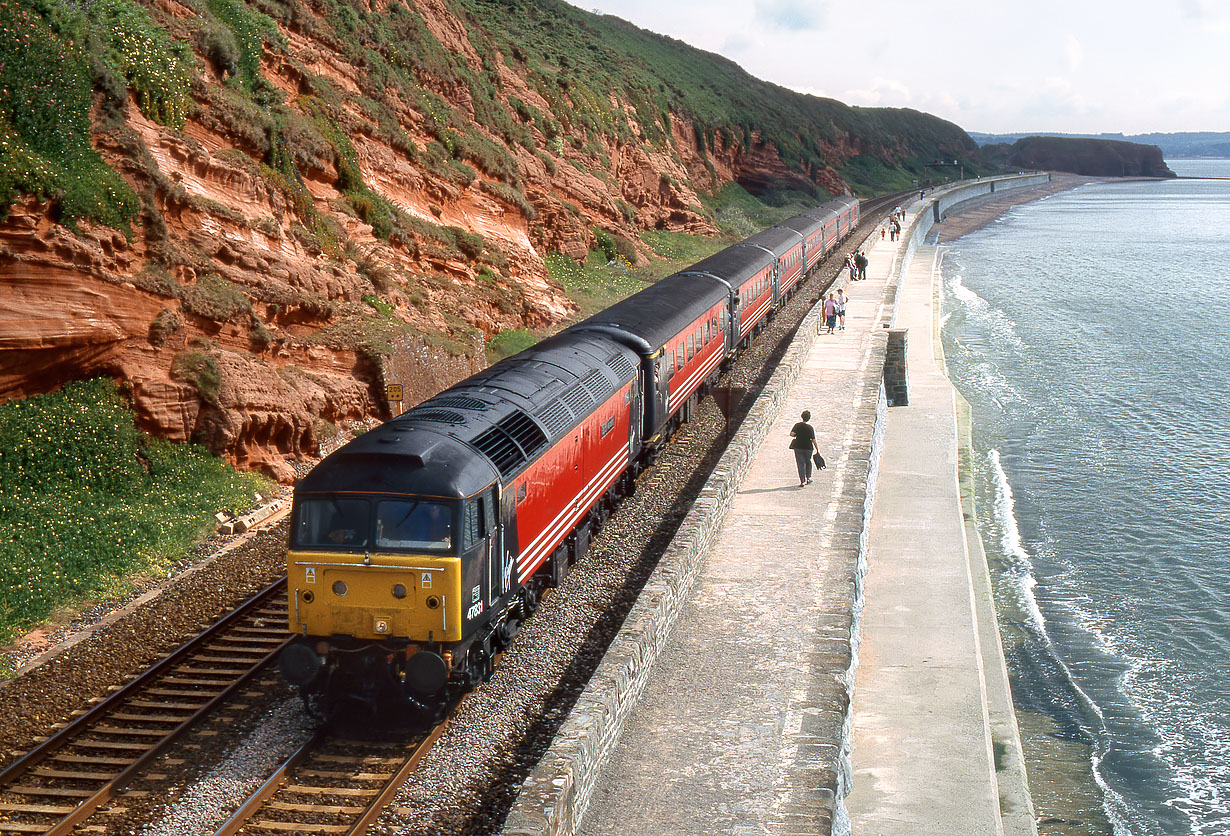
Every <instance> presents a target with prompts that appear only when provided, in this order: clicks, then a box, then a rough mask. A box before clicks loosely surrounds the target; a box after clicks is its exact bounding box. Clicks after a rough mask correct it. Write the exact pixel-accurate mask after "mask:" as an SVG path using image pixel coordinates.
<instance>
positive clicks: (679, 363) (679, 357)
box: [675, 341, 687, 371]
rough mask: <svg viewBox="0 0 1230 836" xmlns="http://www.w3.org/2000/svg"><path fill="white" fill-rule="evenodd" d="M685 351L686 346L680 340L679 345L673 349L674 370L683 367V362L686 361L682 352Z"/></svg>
mask: <svg viewBox="0 0 1230 836" xmlns="http://www.w3.org/2000/svg"><path fill="white" fill-rule="evenodd" d="M685 351H687V346H685V345H684V344H683V342H682V341H681V342H680V343H679V347H678V348H677V349H675V371H678V370H679V369H682V368H683V364H684V363H686V362H687V358H686V357H685V356H684V352H685Z"/></svg>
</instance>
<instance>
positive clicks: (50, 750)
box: [0, 577, 291, 836]
mask: <svg viewBox="0 0 1230 836" xmlns="http://www.w3.org/2000/svg"><path fill="white" fill-rule="evenodd" d="M285 583H286V579H285V578H284V577H283V578H281V579H279V580H277V581H275V582H273V583H272V584H270V585H269V586H267V587H265V589H263V590H261V591H260V592H258V593H256V594H255V595H253V596H252V597H251V598H249V599H248V600H247V601H245V602H244V603H242V604H240V605H239V607H237V608H236V609H234V610H232V611H231V612H230V613H228V614H227V615H226V616H225V617H223V618H222V619H220V620H219V621H217V622H215V623H214V624H212V625H211V626H210V627H208V628H207V629H205V630H203V631H201V632H200V633H199V634H197V635H196V636H195V637H194V638H193V639H191V640H190V641H189V642H187V643H186V644H184V645H181V646H180V647H179V648H177V649H176V650H175V651H174V652H172V653H171V654H169V655H167V656H165V657H164V658H163V659H161V660H159V661H158V662H157V663H156V664H155V665H153V666H152V667H150V668H148V669H146V670H145V671H144V672H143V673H142V674H141V675H140V676H138V677H137V678H136V679H134V680H132V681H131V682H129V683H128V684H127V685H125V686H124V687H123V688H120V689H119V690H118V691H116V692H114V693H113V694H111V695H110V696H108V697H107V698H106V699H104V700H103V701H102V702H100V703H98V704H97V705H95V706H94V707H93V708H91V709H90V710H89V711H87V712H86V713H84V714H82V715H81V716H80V717H78V718H76V719H75V720H73V721H72V722H71V723H69V724H68V725H67V726H65V727H64V728H63V729H60V730H59V731H58V732H56V733H55V734H54V735H52V736H51V737H49V738H48V739H47V740H45V741H43V742H42V743H40V744H38V745H37V746H35V747H34V748H33V749H31V750H30V751H29V752H27V753H26V754H25V755H23V756H22V757H21V758H19V759H18V760H16V761H14V762H13V763H12V764H10V765H9V766H8V767H7V768H5V769H4V770H3V772H0V791H5V792H11V793H14V794H17V795H22V794H27V795H28V794H29V793H23V791H22V788H20V787H15V786H14V784H15V782H16V781H17V780H18V779H19V778H22V777H25V776H26V775H28V774H30V773H31V772H32V771H33V770H34V769H35V768H36V767H38V766H40V765H41V764H43V763H44V762H46V761H47V760H49V759H53V758H54V757H56V754H57V753H58V752H59V751H60V750H61V749H63V748H65V747H66V746H70V745H73V744H75V743H76V744H79V745H81V746H83V747H87V748H88V747H89V746H90V742H89V741H83V740H82V737H83V736H84V735H86V734H88V733H90V732H91V731H93V730H95V729H96V728H100V727H101V721H103V720H105V719H107V718H108V717H111V716H112V715H114V714H115V713H116V709H119V708H121V707H123V706H124V705H125V704H126V703H128V702H130V701H131V700H133V698H134V697H135V696H136V695H138V694H140V693H141V692H142V690H144V689H146V688H148V687H150V686H153V685H156V684H157V683H158V682H159V680H160V679H162V678H164V677H166V678H169V677H168V674H171V673H174V672H175V668H176V667H178V666H180V665H182V664H184V663H186V662H190V661H193V660H192V656H193V655H194V654H196V653H198V652H199V651H200V650H202V649H203V648H206V647H208V646H209V644H210V643H211V642H214V641H215V640H217V639H219V638H221V637H223V636H225V635H226V633H227V632H228V631H229V630H231V629H233V628H235V627H237V626H239V625H240V623H241V622H242V621H243V620H244V619H247V618H249V617H252V616H253V614H254V613H255V612H256V611H258V610H259V609H260V608H261V607H262V606H266V605H267V604H268V603H269V602H270V601H272V600H275V599H276V596H278V595H279V594H281V593H282V592H283V590H284V589H285ZM290 638H291V636H290V634H289V633H287V634H286V636H285V638H283V639H282V641H280V642H279V643H278V644H277V645H276V646H274V647H272V648H271V649H270V650H269V651H268V652H266V653H264V654H263V655H255V654H259V653H260V651H252V652H253V653H254V658H253V661H252V664H251V665H250V666H249V667H248V669H247V671H245V672H243V673H242V674H240V675H239V676H237V677H236V678H235V679H234V681H232V682H230V683H229V684H226V685H219V688H220V689H221V690H219V691H218V692H217V693H215V694H213V696H212V697H210V698H209V699H208V700H207V701H206V702H205V703H204V704H203V705H201V706H200V707H199V708H197V709H195V710H193V711H192V712H191V713H190V715H189V716H188V717H187V718H186V719H184V720H182V721H181V722H179V723H178V724H177V725H176V726H174V727H173V728H170V729H166V730H165V732H164V733H162V734H160V735H159V736H158V739H157V740H155V741H153V742H152V743H151V745H150V746H149V747H147V748H146V749H144V750H143V751H141V752H140V753H139V754H136V755H134V756H133V760H132V761H131V762H130V763H127V764H126V765H124V766H123V768H122V769H120V770H119V771H118V772H117V773H116V774H115V775H113V776H111V777H110V778H108V779H103V778H101V777H100V778H98V779H97V780H103V784H102V786H101V787H99V788H98V789H97V790H96V791H95V792H94V793H93V794H92V795H90V796H88V797H86V798H84V799H82V800H80V801H77V802H76V806H75V808H74V809H73V810H72V811H71V812H69V813H68V814H66V815H64V816H63V817H62V818H61V819H59V820H58V821H57V822H55V823H53V824H49V825H48V826H47V829H46V830H45V831H43V832H44V833H46V834H47V835H48V836H67V834H68V833H70V832H71V831H72V829H73V828H74V827H75V826H76V825H78V824H80V823H81V822H82V821H84V820H85V819H87V818H89V817H90V816H91V815H92V814H93V813H94V812H95V811H96V810H97V809H98V808H99V807H100V806H102V805H103V804H105V803H106V802H107V801H109V800H111V799H112V798H113V797H114V796H115V794H116V791H117V790H118V789H120V788H121V787H123V786H124V785H126V784H127V782H128V781H129V780H131V779H132V777H133V776H134V775H136V773H137V772H138V771H139V770H140V769H141V768H142V767H143V766H145V765H146V764H148V763H149V761H150V760H151V759H152V758H153V757H154V756H155V755H157V754H159V753H160V752H162V751H163V750H164V749H165V748H166V747H167V746H168V745H170V744H171V743H172V742H174V741H175V740H177V739H178V738H179V737H180V736H181V735H182V734H183V733H184V732H185V731H187V730H188V729H189V728H191V727H192V726H193V725H195V724H196V723H197V722H199V721H200V720H201V719H202V718H203V717H205V716H207V715H208V714H209V713H211V712H212V711H213V710H214V709H215V708H216V707H217V706H218V704H219V703H221V702H222V701H223V700H225V699H226V698H227V697H229V696H230V695H231V694H233V693H234V692H235V691H236V690H237V689H238V688H239V687H241V686H242V685H244V684H246V683H247V682H248V681H249V680H250V679H251V678H252V677H253V676H254V675H255V674H256V672H257V671H259V670H260V669H261V668H263V667H264V666H265V665H266V664H267V663H268V662H269V661H270V660H272V659H273V657H274V656H275V655H276V654H277V653H278V652H279V651H280V650H281V649H282V647H284V646H285V644H286V643H287V642H288V641H289V640H290ZM209 693H210V692H208V691H202V693H201V695H200V696H201V697H202V698H204V697H206V696H208V695H209ZM175 719H178V718H175ZM139 721H140V722H150V723H157V722H166V721H165V720H162V719H158V718H154V717H151V719H149V720H144V719H143V718H139ZM143 731H145V732H146V734H145V735H142V736H149V735H150V734H151V730H143ZM158 731H159V732H162V731H163V730H158ZM134 736H135V735H134ZM94 748H99V747H94ZM83 780H95V779H93V778H90V779H83ZM39 789H42V792H40V795H48V796H54V792H55V789H54V788H39ZM74 795H75V794H74V793H65V797H72V796H74ZM25 806H28V807H30V808H31V809H30V810H29V812H30V813H31V814H34V815H55V812H51V813H48V812H47V811H39V810H37V809H34V808H36V807H37V806H39V805H34V804H31V805H25ZM8 809H9V812H11V813H17V814H20V813H21V812H23V809H22V805H16V804H14V805H11V806H10V807H9V808H8ZM47 810H55V811H56V812H58V809H57V808H50V807H49V808H47ZM10 824H11V823H10ZM22 829H23V830H26V828H22Z"/></svg>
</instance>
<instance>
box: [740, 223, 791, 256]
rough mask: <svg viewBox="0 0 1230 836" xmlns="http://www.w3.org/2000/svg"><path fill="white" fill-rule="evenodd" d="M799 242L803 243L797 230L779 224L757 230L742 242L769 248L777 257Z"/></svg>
mask: <svg viewBox="0 0 1230 836" xmlns="http://www.w3.org/2000/svg"><path fill="white" fill-rule="evenodd" d="M801 243H803V239H802V237H800V235H799V233H798V231H797V230H794V229H791V228H789V227H787V226H785V225H781V224H779V225H778V226H771V227H769V228H768V229H765V230H762V231H760V232H757V233H756V234H755V235H753V236H752V237H751V238H748V239H747V240H745V241H744V242H743V244H744V245H747V244H754V245H757V246H761V247H764V248H765V249H767V250H771V251H772V252H773V254H774V255H775V256H777V257H778V258H781V257H782V256H783V255H785V254H786V253H787V252H789V251H790V250H791V248H793V247H797V246H798V245H799V244H801Z"/></svg>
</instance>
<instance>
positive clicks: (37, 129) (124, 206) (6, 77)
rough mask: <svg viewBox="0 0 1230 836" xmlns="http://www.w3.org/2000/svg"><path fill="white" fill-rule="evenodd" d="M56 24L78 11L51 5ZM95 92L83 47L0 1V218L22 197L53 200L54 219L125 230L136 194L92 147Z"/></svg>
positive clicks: (31, 14) (134, 211) (136, 201)
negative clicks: (55, 204)
mask: <svg viewBox="0 0 1230 836" xmlns="http://www.w3.org/2000/svg"><path fill="white" fill-rule="evenodd" d="M50 11H57V12H58V15H56V16H55V17H56V23H57V24H58V25H60V26H62V27H68V26H69V24H70V23H72V24H74V25H75V26H76V27H77V28H80V26H81V25H83V24H82V23H81V20H80V17H79V14H78V13H72V12H70V11H69V10H68V9H66V8H64V7H61V6H59V5H58V4H51V8H50V9H49V12H50ZM92 91H93V85H92V82H91V76H90V71H89V67H88V64H87V62H86V58H85V55H84V52H83V46H82V44H81V42H80V41H79V40H74V39H72V37H70V36H65V35H61V34H59V33H58V32H57V31H56V30H55V29H53V27H52V26H51V25H50V24H49V23H48V21H47V20H45V19H44V18H43V16H41V15H39V14H36V13H34V12H32V11H31V10H30V9H28V8H25V7H24V6H22V5H20V4H18V3H16V2H13V1H12V0H10V2H6V3H2V4H0V220H2V219H3V218H5V217H7V216H8V210H9V207H10V206H11V205H12V203H13V201H14V200H15V199H16V198H17V196H18V195H20V194H33V195H36V196H38V197H40V198H51V199H57V198H58V199H59V213H60V220H61V221H62V222H63V223H65V224H66V225H68V226H69V227H72V226H74V225H75V224H76V222H77V221H78V220H90V221H95V222H97V223H102V224H105V225H107V226H112V227H116V228H118V229H127V228H128V226H129V224H130V223H131V222H132V220H133V219H134V218H135V217H136V216H137V213H138V212H139V211H140V208H141V203H140V200H139V199H138V198H137V195H136V193H135V192H133V190H132V189H131V188H130V187H129V186H128V184H127V183H125V182H124V180H123V179H122V178H121V177H120V176H119V175H118V174H116V173H115V171H113V170H112V169H111V168H110V167H109V166H107V164H106V163H104V162H103V161H102V158H101V157H99V156H98V153H97V152H96V151H95V150H94V149H93V147H91V145H90V103H91V96H92Z"/></svg>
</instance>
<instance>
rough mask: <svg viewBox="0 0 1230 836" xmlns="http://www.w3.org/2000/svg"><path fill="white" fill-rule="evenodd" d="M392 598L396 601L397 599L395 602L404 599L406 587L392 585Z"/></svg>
mask: <svg viewBox="0 0 1230 836" xmlns="http://www.w3.org/2000/svg"><path fill="white" fill-rule="evenodd" d="M393 597H394V598H396V599H397V600H399V601H400V600H401V599H402V598H405V597H406V586H405V584H400V583H399V584H396V585H394V587H393Z"/></svg>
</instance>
